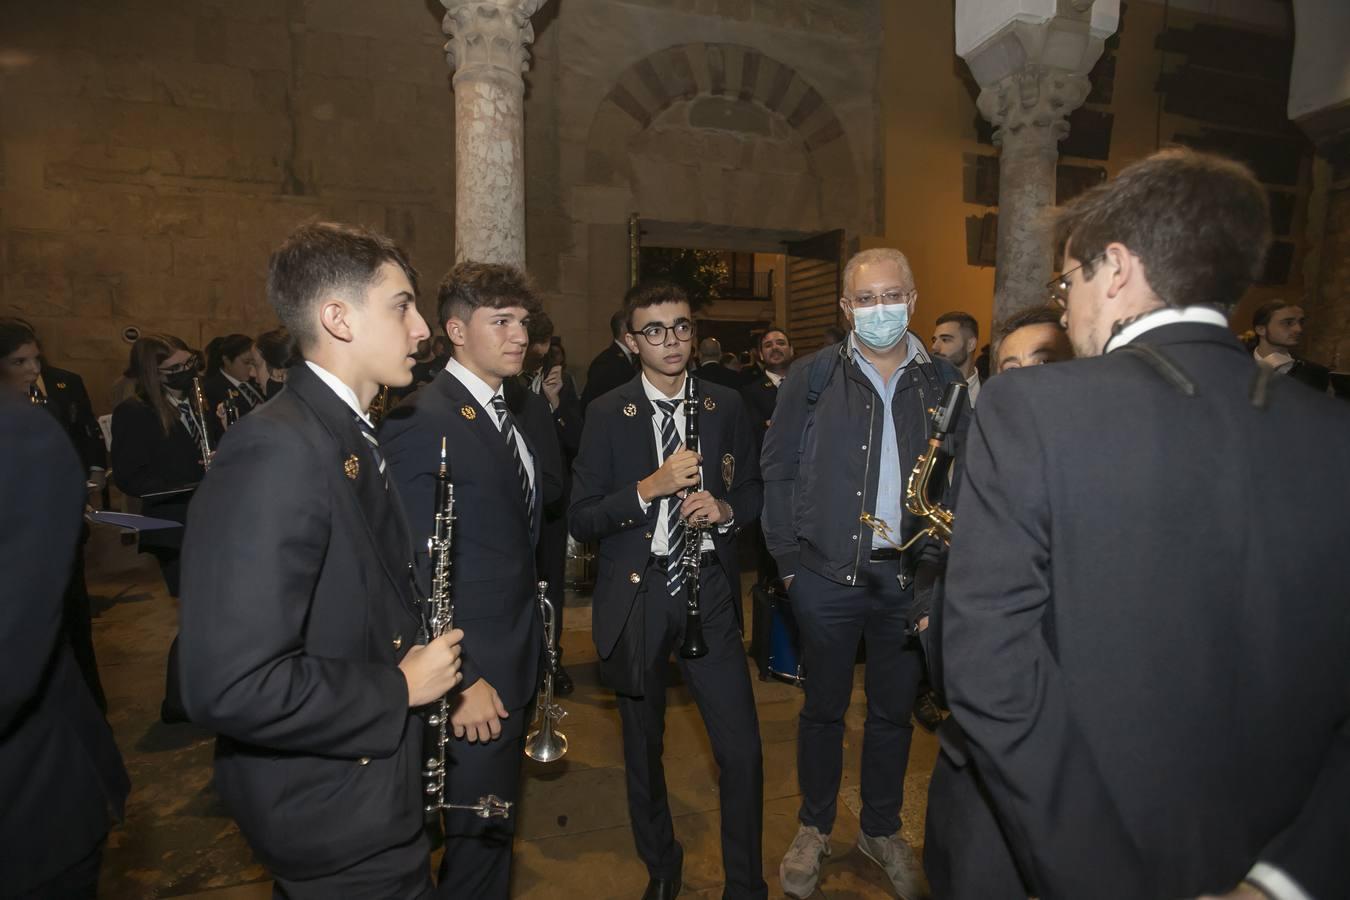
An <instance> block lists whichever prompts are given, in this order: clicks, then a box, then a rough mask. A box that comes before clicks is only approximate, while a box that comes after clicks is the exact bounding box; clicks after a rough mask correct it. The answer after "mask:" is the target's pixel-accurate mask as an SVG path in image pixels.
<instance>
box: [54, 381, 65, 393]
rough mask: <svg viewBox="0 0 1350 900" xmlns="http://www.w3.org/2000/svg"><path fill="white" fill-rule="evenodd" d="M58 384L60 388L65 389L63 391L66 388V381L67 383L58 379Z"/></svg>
mask: <svg viewBox="0 0 1350 900" xmlns="http://www.w3.org/2000/svg"><path fill="white" fill-rule="evenodd" d="M56 386H57V387H58V388H60V389H61V390H63V391H64V390H65V389H66V383H65V382H64V381H58V382H57V383H56Z"/></svg>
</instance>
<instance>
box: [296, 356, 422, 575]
mask: <svg viewBox="0 0 1350 900" xmlns="http://www.w3.org/2000/svg"><path fill="white" fill-rule="evenodd" d="M287 386H288V387H289V388H290V389H291V390H294V391H295V392H296V393H297V394H299V396H300V398H301V399H302V400H304V401H305V403H306V404H307V405H308V406H309V407H310V409H312V410H313V411H314V413H315V415H316V416H317V417H318V419H319V421H320V423H322V424H323V426H324V428H325V429H326V430H327V431H328V433H329V434H330V435H331V436H332V437H333V439H334V441H335V442H336V444H337V449H338V452H337V454H336V458H335V459H332V460H329V461H327V462H320V465H325V464H326V465H334V466H340V467H341V468H342V472H343V475H344V476H345V477H344V479H343V480H344V481H346V483H347V485H348V487H349V488H350V490H349V491H339V492H338V495H339V496H342V497H346V498H348V499H349V500H350V501H354V502H353V504H352V505H354V506H355V507H356V513H357V515H356V518H357V519H359V520H360V522H361V523H362V525H363V526H364V528H365V531H366V535H367V536H368V537H369V538H370V543H371V545H372V546H373V547H374V549H375V555H376V557H377V558H378V559H379V561H380V566H381V568H383V569H384V572H385V575H386V576H387V577H388V578H389V581H390V583H391V584H393V586H394V588H395V589H396V590H398V591H399V593H400V595H407V594H408V589H409V586H410V582H409V580H408V577H407V564H408V563H409V562H410V560H409V559H408V558H407V554H406V553H405V551H406V549H407V548H408V547H409V546H410V545H411V538H410V537H409V534H408V526H407V521H406V520H405V518H404V515H403V506H402V504H401V503H400V502H399V499H398V492H397V491H395V490H394V489H393V488H392V487H390V488H386V487H385V485H384V482H383V480H382V479H381V477H380V470H379V467H378V465H377V464H376V462H375V457H374V453H373V452H372V448H371V446H370V444H369V443H368V442H367V441H366V439H365V438H364V437H363V436H362V434H361V430H360V428H359V427H358V426H357V424H356V419H355V415H356V414H355V413H354V412H353V411H352V410H351V408H350V407H349V406H347V404H346V403H344V402H343V401H342V399H341V398H339V397H338V396H337V394H335V393H333V391H332V390H331V389H330V388H329V387H328V385H326V384H324V383H323V382H322V381H320V380H319V377H318V376H317V375H315V374H314V373H313V372H311V371H310V370H309V367H308V366H305V365H299V366H295V367H293V368H292V369H291V371H290V375H289V376H288V378H287ZM381 512H383V513H384V515H381ZM390 520H392V526H393V527H392V528H391V527H390V524H391V522H390Z"/></svg>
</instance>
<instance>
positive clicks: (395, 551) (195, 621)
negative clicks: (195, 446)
mask: <svg viewBox="0 0 1350 900" xmlns="http://www.w3.org/2000/svg"><path fill="white" fill-rule="evenodd" d="M259 513H263V515H261V516H260V515H259ZM410 562H411V554H410V553H409V551H408V536H407V530H406V526H405V525H404V522H403V515H402V512H401V510H400V509H399V506H398V497H397V496H396V495H395V494H394V492H393V491H392V490H389V489H387V488H386V487H385V486H384V483H383V480H382V479H381V478H380V474H379V469H378V467H377V464H376V461H375V458H374V456H373V453H372V450H371V447H370V444H369V443H368V442H367V441H366V440H365V438H364V437H362V435H361V432H360V430H359V429H358V428H357V425H356V418H355V413H353V412H352V410H351V408H350V407H348V406H347V405H346V404H345V403H344V402H343V401H342V400H341V399H340V398H339V397H338V396H337V394H335V393H334V392H333V391H332V390H331V389H330V388H329V387H328V386H327V385H326V384H324V383H323V382H322V381H320V380H319V378H318V376H317V375H315V374H314V373H313V372H312V371H310V369H309V367H308V366H306V365H303V364H301V365H298V366H295V367H294V368H292V369H291V370H290V375H289V376H288V380H287V387H286V390H285V391H283V392H281V394H279V395H278V396H277V397H276V398H275V399H274V400H272V401H271V402H269V403H267V404H266V405H265V406H263V407H262V408H260V409H259V410H258V411H257V412H256V413H254V414H252V415H250V416H248V417H247V418H245V419H242V420H240V422H239V424H237V425H235V426H234V427H232V428H231V429H230V430H229V433H227V434H226V435H225V439H224V440H223V441H221V444H220V449H219V450H218V452H217V454H216V457H215V460H214V461H213V462H212V464H211V470H210V472H208V473H207V476H206V478H205V479H203V481H202V484H201V487H200V488H198V490H197V496H196V497H195V498H194V500H193V504H192V511H191V513H190V515H189V526H188V532H187V537H186V539H185V541H184V545H183V591H182V597H183V604H182V610H181V616H182V626H181V631H180V638H179V640H180V647H181V653H180V659H181V662H180V668H181V684H182V690H183V700H184V703H185V705H186V707H187V711H188V714H189V715H190V716H191V718H192V721H194V722H196V723H198V724H200V725H202V726H204V727H206V728H209V729H211V730H212V731H215V732H216V733H217V734H219V735H220V737H219V739H218V740H217V742H216V781H215V783H216V788H217V790H218V791H219V792H220V796H221V799H222V800H223V801H224V803H225V806H226V808H227V809H228V810H229V811H230V814H231V815H233V816H234V817H235V819H236V820H237V821H238V822H239V828H240V830H241V831H242V832H243V834H244V836H245V837H246V838H248V841H249V844H250V845H251V846H252V847H253V849H254V851H255V852H256V853H257V854H258V857H259V858H260V859H261V860H262V861H263V862H264V863H265V864H266V865H267V866H268V868H270V869H271V870H272V871H273V872H274V873H275V874H277V875H279V876H281V877H283V878H288V879H294V880H302V879H309V878H315V877H319V876H323V875H330V874H333V873H335V872H337V871H339V870H340V869H343V868H345V867H347V866H350V865H351V864H352V863H353V862H354V861H357V860H361V859H364V858H365V857H367V856H370V855H371V854H374V853H377V852H379V851H381V850H387V849H389V848H391V847H396V846H400V845H402V844H405V843H407V842H408V841H411V840H413V839H414V838H415V837H416V836H417V834H418V833H419V832H420V831H421V829H422V827H423V813H422V776H421V771H422V767H421V763H422V732H423V729H422V720H421V718H420V717H419V716H418V715H415V714H412V713H410V711H409V709H408V686H407V682H406V681H405V679H404V677H403V673H402V672H400V671H399V669H398V663H399V661H400V660H401V659H402V658H403V656H404V655H406V654H407V652H408V648H409V647H411V646H413V644H414V643H415V642H416V639H417V634H418V629H419V627H420V626H421V610H420V608H419V606H418V604H417V601H416V597H415V596H414V594H413V590H412V583H411V581H410V579H409V575H408V566H409V564H410Z"/></svg>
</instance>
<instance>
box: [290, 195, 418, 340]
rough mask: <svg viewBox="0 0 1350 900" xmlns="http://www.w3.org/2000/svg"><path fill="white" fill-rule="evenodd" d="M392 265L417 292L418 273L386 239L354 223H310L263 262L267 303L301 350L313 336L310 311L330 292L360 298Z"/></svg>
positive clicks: (314, 332) (391, 242)
mask: <svg viewBox="0 0 1350 900" xmlns="http://www.w3.org/2000/svg"><path fill="white" fill-rule="evenodd" d="M385 263H394V264H395V265H397V266H398V267H399V268H400V269H402V270H403V274H404V275H406V276H407V277H408V281H409V283H411V284H412V288H413V292H414V293H416V292H417V270H416V269H414V268H413V266H412V263H410V262H409V261H408V254H407V253H405V252H404V251H403V248H401V247H400V246H399V245H398V244H396V243H394V241H393V240H392V239H391V238H388V237H386V236H385V235H383V234H380V233H379V232H376V231H372V230H370V229H368V228H363V227H361V226H359V225H345V224H342V223H339V222H309V223H306V224H304V225H301V226H300V227H299V228H297V229H296V230H295V231H293V232H291V234H290V236H289V237H287V238H286V240H285V241H283V242H282V244H281V246H280V247H278V248H277V249H276V251H275V252H274V253H273V254H272V258H271V259H270V260H269V261H268V264H267V299H268V301H269V302H270V303H271V304H272V309H273V310H275V311H276V314H277V318H279V319H281V324H283V325H285V326H286V328H287V330H288V331H290V333H291V334H292V335H293V336H294V337H295V340H296V342H297V343H298V344H299V345H300V347H301V348H304V347H307V346H309V345H311V344H312V343H313V342H314V341H315V339H316V338H317V337H318V334H317V333H316V331H315V327H314V322H313V321H312V317H311V312H312V310H313V309H314V305H315V304H316V303H318V302H319V301H320V300H322V299H323V298H324V297H325V296H327V295H330V294H333V293H341V294H346V295H348V296H355V297H357V298H358V299H364V295H365V291H366V289H367V288H369V287H370V285H371V284H373V283H374V281H375V279H376V277H377V276H378V274H379V271H380V267H381V266H383V265H384V264H385Z"/></svg>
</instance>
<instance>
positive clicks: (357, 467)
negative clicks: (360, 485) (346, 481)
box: [342, 453, 361, 481]
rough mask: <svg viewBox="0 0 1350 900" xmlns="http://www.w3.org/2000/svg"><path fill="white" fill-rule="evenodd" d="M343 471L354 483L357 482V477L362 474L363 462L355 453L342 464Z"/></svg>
mask: <svg viewBox="0 0 1350 900" xmlns="http://www.w3.org/2000/svg"><path fill="white" fill-rule="evenodd" d="M342 471H343V473H344V474H345V475H346V476H347V477H348V478H350V479H351V480H352V481H355V480H356V476H357V475H360V474H361V460H359V459H357V458H356V454H355V453H353V454H352V455H351V456H349V457H347V459H346V461H345V462H343V463H342Z"/></svg>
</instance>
